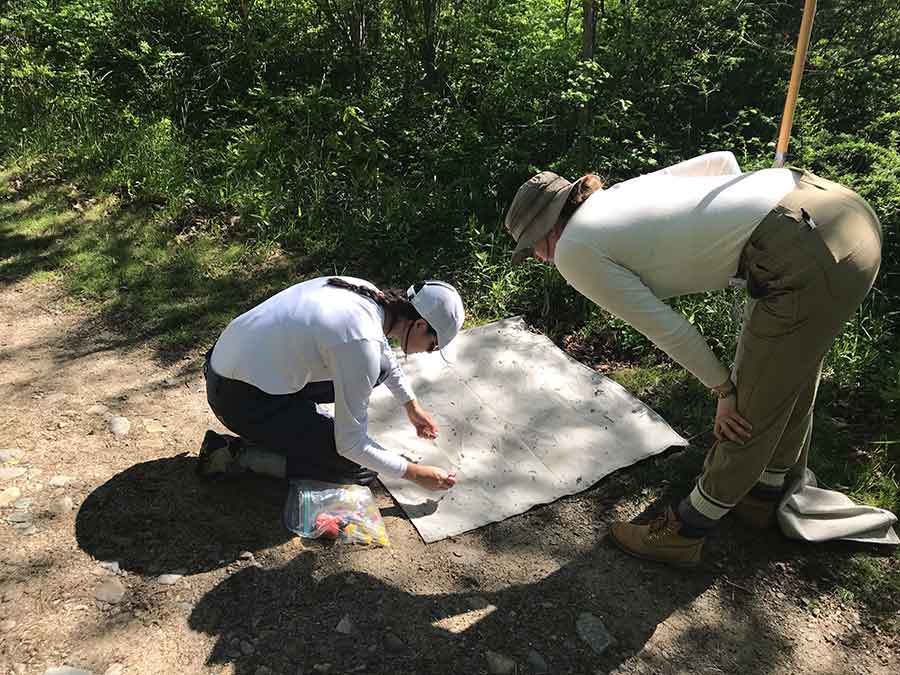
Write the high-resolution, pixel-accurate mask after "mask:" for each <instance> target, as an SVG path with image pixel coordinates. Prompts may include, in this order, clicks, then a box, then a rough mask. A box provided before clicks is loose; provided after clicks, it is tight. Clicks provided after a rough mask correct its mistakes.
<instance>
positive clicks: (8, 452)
mask: <svg viewBox="0 0 900 675" xmlns="http://www.w3.org/2000/svg"><path fill="white" fill-rule="evenodd" d="M23 454H24V450H22V448H3V449H2V450H0V464H5V463H6V462H11V461H12V460H14V459H22V455H23Z"/></svg>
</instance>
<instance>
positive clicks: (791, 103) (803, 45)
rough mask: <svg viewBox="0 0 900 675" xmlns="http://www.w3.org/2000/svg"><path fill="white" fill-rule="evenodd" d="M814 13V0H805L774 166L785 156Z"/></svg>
mask: <svg viewBox="0 0 900 675" xmlns="http://www.w3.org/2000/svg"><path fill="white" fill-rule="evenodd" d="M815 15H816V0H806V2H805V4H804V5H803V20H802V21H801V22H800V36H799V37H798V38H797V51H796V52H794V67H793V68H792V69H791V82H790V84H789V85H788V91H787V98H786V99H785V101H784V113H783V114H782V115H781V130H780V131H779V133H778V145H776V146H775V162H774V163H773V164H772V166H774V167H775V168H780V167H782V166H784V162H785V159H786V158H787V148H788V142H789V141H790V139H791V127H792V126H793V125H794V108H796V107H797V93H798V92H799V91H800V80H801V79H803V66H804V64H805V63H806V52H807V50H808V49H809V36H810V34H811V33H812V25H813V18H814V17H815Z"/></svg>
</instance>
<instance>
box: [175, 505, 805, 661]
mask: <svg viewBox="0 0 900 675" xmlns="http://www.w3.org/2000/svg"><path fill="white" fill-rule="evenodd" d="M657 511H659V505H656V506H655V507H654V508H653V509H651V510H648V512H645V514H644V515H645V516H647V517H649V516H650V515H652V514H653V513H655V512H657ZM521 521H522V522H521V527H522V528H525V529H528V528H533V526H534V521H533V520H531V521H527V520H526V519H524V518H523V519H521ZM504 525H505V527H506V528H507V530H506V532H508V530H509V527H510V521H506V523H505V524H504ZM492 527H494V526H492ZM515 527H518V526H515ZM490 529H491V528H484V530H486V531H489V530H490ZM480 532H481V533H472V534H470V535H466V537H467V538H470V539H471V546H476V545H478V544H479V540H480V543H481V544H482V545H483V549H482V553H481V557H480V563H479V564H482V565H493V563H494V560H492V558H494V556H501V555H504V550H505V555H507V556H509V555H512V556H516V555H517V553H518V552H517V551H516V550H515V544H514V543H510V542H515V541H520V539H517V537H515V536H512V537H510V538H509V539H507V538H505V537H502V538H498V537H497V536H495V535H496V534H497V533H494V534H490V533H489V532H488V533H487V534H484V532H483V531H480ZM531 535H532V536H531V541H532V542H539V540H540V537H541V536H542V535H541V533H535V532H531ZM605 538H606V537H605V536H601V539H600V541H598V542H597V544H596V545H594V546H592V547H590V548H588V549H587V550H585V551H584V552H583V553H582V554H580V555H577V556H576V557H574V558H573V559H572V560H571V561H569V562H568V563H566V564H564V565H562V567H560V568H558V569H557V570H555V571H554V572H552V573H550V574H548V575H546V576H540V573H537V574H534V573H530V572H528V571H527V570H524V569H520V570H518V571H511V572H508V574H509V577H507V578H506V579H505V580H504V579H503V578H495V579H492V580H489V581H485V578H484V576H482V580H481V581H478V580H477V579H475V578H474V576H469V575H466V574H464V573H462V572H463V571H464V570H461V569H454V563H453V561H454V560H459V559H458V558H453V557H452V556H450V557H449V563H448V564H446V565H444V566H443V567H444V569H442V570H441V571H440V573H437V572H436V571H434V570H432V571H431V572H428V571H420V572H419V574H420V575H422V576H423V577H424V576H425V575H426V574H427V575H428V577H429V578H428V584H429V586H430V587H431V588H435V587H438V588H440V587H444V588H449V589H450V590H448V591H446V592H441V593H436V594H417V593H415V592H411V591H409V590H405V589H404V588H400V587H398V585H396V584H394V583H393V582H391V581H387V580H385V579H382V578H379V577H381V576H385V577H387V576H390V577H392V578H393V577H394V572H395V571H394V570H392V571H391V572H390V573H389V574H384V573H383V572H381V571H375V572H374V573H370V572H368V571H366V570H365V569H356V570H352V571H348V570H347V567H348V566H360V567H363V568H364V567H365V566H366V560H367V559H368V558H367V556H366V555H365V554H363V555H360V553H362V551H360V550H359V549H357V551H356V552H354V551H353V550H352V547H347V548H343V547H335V548H334V549H333V550H331V551H329V552H328V553H327V554H324V553H323V552H320V551H314V550H306V551H304V552H303V553H301V554H300V555H299V556H297V557H296V558H294V559H293V560H291V561H289V562H288V563H286V564H285V565H283V566H280V567H276V568H269V569H265V568H258V567H248V568H244V569H242V570H240V571H238V572H237V573H235V574H233V575H232V576H230V577H229V578H228V579H226V580H224V581H222V582H221V583H220V584H219V585H217V586H215V587H214V588H213V589H211V590H210V591H209V592H208V593H207V594H206V595H204V596H203V597H202V598H201V599H200V601H199V602H198V603H197V604H196V605H195V607H194V609H193V611H192V613H191V615H190V617H189V620H188V623H189V626H190V627H191V628H192V629H193V630H196V631H200V632H203V633H206V634H208V635H212V636H215V645H214V647H213V649H212V651H211V652H210V654H209V656H208V659H207V665H219V666H221V665H224V664H232V666H233V668H234V671H233V672H235V673H238V674H242V675H249V674H252V673H256V672H257V671H258V669H259V668H260V667H261V666H265V667H267V668H269V669H270V670H271V671H273V672H278V673H290V674H291V675H293V674H294V673H298V672H314V670H316V671H317V670H327V672H331V673H352V672H365V673H391V674H394V673H429V674H441V673H447V674H449V673H469V672H484V670H485V667H486V658H487V657H486V655H487V652H488V650H490V651H494V652H499V653H501V654H504V655H506V656H508V657H509V658H511V659H513V660H514V661H515V662H516V663H517V664H518V671H517V672H531V671H529V670H528V666H526V664H527V663H528V662H529V661H528V660H529V655H530V653H531V652H532V650H534V651H535V652H537V653H538V654H539V655H540V657H541V658H542V659H543V660H544V661H545V662H546V664H547V667H548V670H547V672H551V673H606V672H611V671H613V670H616V669H617V668H619V667H620V666H622V665H623V664H625V662H626V661H629V660H630V659H632V658H633V657H638V658H637V659H635V660H634V661H631V662H629V663H628V664H627V665H625V666H624V669H625V670H629V672H630V670H631V669H632V668H633V667H635V665H636V667H637V668H638V671H637V672H659V673H667V672H673V673H674V672H676V671H677V672H684V671H683V670H679V666H678V664H679V663H680V664H681V666H684V664H686V663H700V664H706V666H709V669H712V670H715V668H716V667H717V666H716V664H717V663H719V661H720V660H721V659H723V658H724V659H726V660H727V661H728V663H729V665H730V667H728V668H725V670H724V671H723V672H735V673H738V672H754V673H765V672H770V671H771V670H772V668H773V667H774V666H773V664H775V663H779V662H783V661H784V659H785V658H789V656H790V653H791V650H792V644H791V642H790V639H789V638H788V637H787V636H784V635H782V634H781V633H780V632H779V630H778V628H777V624H776V623H773V621H775V622H777V619H774V620H773V616H772V615H771V613H769V612H768V611H766V608H765V606H764V604H763V603H753V602H750V601H746V602H743V601H742V598H738V599H737V601H734V602H722V603H720V602H719V595H720V594H719V593H718V592H717V590H716V588H717V587H719V586H720V585H724V584H719V582H720V580H721V579H720V578H721V577H722V576H723V574H724V572H723V571H721V570H720V568H719V566H718V565H717V564H705V565H703V566H702V567H701V568H699V569H697V570H694V571H691V572H685V571H679V570H673V569H669V568H667V567H664V566H660V565H656V564H653V563H646V562H642V561H639V560H635V559H633V558H630V557H628V556H626V555H624V554H623V553H621V552H620V551H618V550H617V549H616V548H614V547H613V546H612V545H611V544H610V543H609V542H607V541H604V539H605ZM451 545H452V546H455V547H458V546H459V545H460V543H459V541H458V540H457V542H456V543H455V544H451ZM535 545H538V546H539V544H535ZM440 546H441V543H438V544H435V545H432V547H429V548H427V549H426V550H425V552H424V553H423V556H422V557H423V558H424V557H425V556H427V555H428V554H429V553H430V550H434V549H433V547H440ZM339 551H346V552H345V553H339ZM335 555H337V556H338V558H340V559H339V560H338V561H337V562H338V564H334V562H335V560H334V559H333V558H334V557H335ZM445 559H446V558H445ZM523 559H525V558H524V557H523ZM463 560H464V559H463ZM755 560H756V564H758V565H761V566H763V567H764V566H765V565H766V564H767V559H766V558H765V556H763V557H757V558H756V559H755ZM396 563H397V566H398V567H399V566H401V565H403V564H404V561H403V560H402V559H401V557H400V556H397V558H396ZM410 564H412V565H413V567H412V569H413V570H414V569H415V564H414V562H413V563H410ZM423 569H425V568H422V567H419V570H423ZM501 569H502V568H501ZM329 570H334V571H333V572H332V573H329ZM376 574H377V575H378V576H376ZM397 574H398V575H399V576H400V577H401V578H402V577H403V574H402V573H401V572H399V571H397ZM529 578H530V579H531V580H528V581H524V579H529ZM416 585H417V584H416V583H415V582H413V583H412V584H410V583H409V582H407V583H406V584H405V586H406V587H407V588H409V587H412V588H415V587H416ZM711 589H712V592H710V593H707V591H710V590H711ZM701 596H702V599H701ZM584 614H592V615H594V616H595V617H598V618H600V619H601V620H602V621H603V622H604V624H605V625H606V627H607V629H608V630H609V632H610V634H612V636H613V638H614V643H613V645H612V646H611V647H610V648H609V649H608V650H607V651H606V652H605V653H603V654H602V655H598V654H596V653H595V652H594V651H592V648H591V647H590V646H589V645H588V644H587V643H586V642H585V641H584V640H582V639H581V638H580V637H579V634H578V628H577V626H578V624H579V619H580V618H581V617H583V615H584ZM344 617H347V618H348V619H349V621H350V623H351V624H352V632H351V633H350V634H342V633H341V632H339V631H337V626H338V625H339V624H340V623H341V622H342V620H343V619H344ZM389 634H392V635H393V636H394V637H393V638H391V640H393V642H394V643H393V644H392V643H391V640H386V636H388V635H389ZM398 638H399V641H400V644H397V643H396V642H397V639H398ZM651 640H652V646H651V644H650V643H651ZM658 643H659V644H658ZM776 656H777V658H776ZM315 667H317V668H315ZM642 669H643V670H642ZM701 670H702V669H701ZM263 672H265V671H263ZM696 672H700V671H699V670H698V671H696Z"/></svg>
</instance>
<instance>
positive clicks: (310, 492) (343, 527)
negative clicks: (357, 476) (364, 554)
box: [283, 480, 390, 546]
mask: <svg viewBox="0 0 900 675" xmlns="http://www.w3.org/2000/svg"><path fill="white" fill-rule="evenodd" d="M283 520H284V526H285V527H286V528H287V529H289V530H290V531H291V532H293V533H294V534H298V535H300V536H301V537H306V538H308V539H319V538H324V539H337V540H339V541H345V542H350V543H359V544H375V545H377V546H390V542H389V541H388V536H387V530H385V527H384V521H383V520H382V518H381V512H380V511H379V510H378V507H377V506H376V505H375V498H374V497H373V496H372V491H371V490H370V489H369V488H367V487H365V486H363V485H338V484H335V483H325V482H322V481H316V480H295V481H291V486H290V490H288V497H287V502H286V503H285V505H284V515H283Z"/></svg>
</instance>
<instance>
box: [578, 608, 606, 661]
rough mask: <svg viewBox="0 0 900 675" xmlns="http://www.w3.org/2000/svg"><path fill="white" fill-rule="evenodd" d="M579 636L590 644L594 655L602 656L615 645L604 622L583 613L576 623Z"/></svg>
mask: <svg viewBox="0 0 900 675" xmlns="http://www.w3.org/2000/svg"><path fill="white" fill-rule="evenodd" d="M576 629H577V630H578V636H579V637H580V638H581V639H582V640H584V641H585V642H587V643H588V645H589V646H590V648H591V649H592V650H594V653H595V654H597V655H598V656H600V655H601V654H603V652H605V651H606V650H607V649H608V648H609V646H610V645H611V644H612V643H613V637H612V635H610V634H609V632H608V631H607V630H606V626H604V625H603V622H602V621H601V620H600V619H598V618H597V617H596V616H594V615H593V614H589V613H588V612H582V613H581V614H579V615H578V621H577V622H576Z"/></svg>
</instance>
